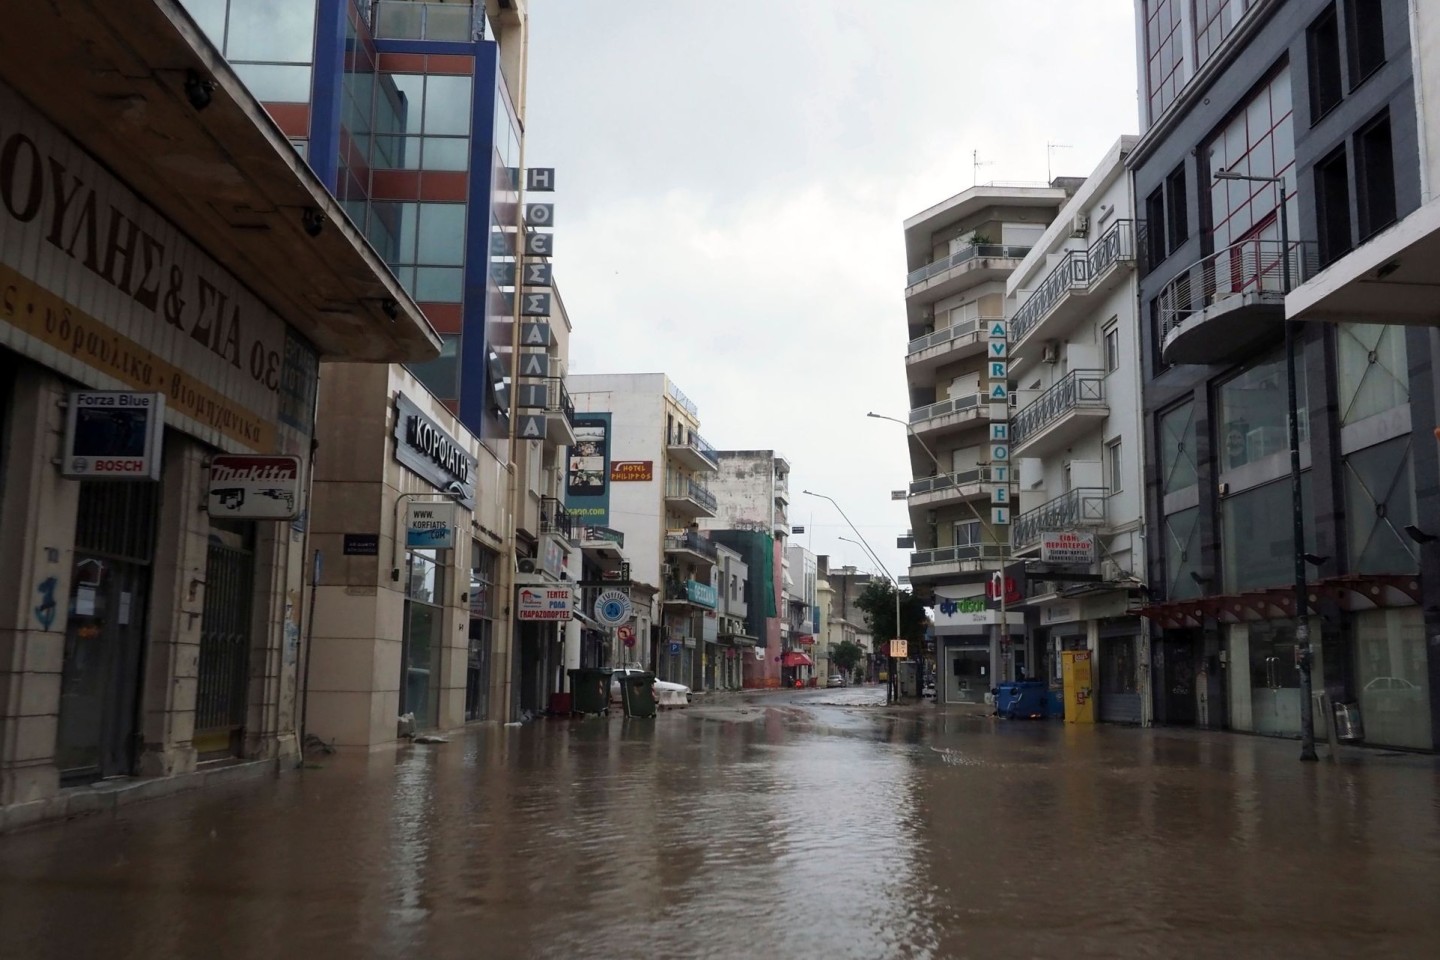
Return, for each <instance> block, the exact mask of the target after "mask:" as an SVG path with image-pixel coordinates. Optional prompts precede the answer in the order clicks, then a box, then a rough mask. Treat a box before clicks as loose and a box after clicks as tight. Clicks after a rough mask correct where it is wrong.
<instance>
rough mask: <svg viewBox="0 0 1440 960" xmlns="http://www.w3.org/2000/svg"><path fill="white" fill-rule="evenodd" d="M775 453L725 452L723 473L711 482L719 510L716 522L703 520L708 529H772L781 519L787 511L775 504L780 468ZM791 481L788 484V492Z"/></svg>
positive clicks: (722, 463)
mask: <svg viewBox="0 0 1440 960" xmlns="http://www.w3.org/2000/svg"><path fill="white" fill-rule="evenodd" d="M775 458H776V454H775V451H773V450H721V451H719V456H718V457H717V459H718V460H719V463H720V471H719V472H718V473H717V474H715V476H714V477H712V478H711V480H710V492H711V493H713V494H715V499H716V501H718V509H717V510H716V512H715V516H714V518H713V519H706V520H701V521H700V527H701V529H704V530H731V529H741V528H746V527H747V526H753V527H754V528H755V529H760V528H764V529H765V530H767V531H768V530H770V529H771V525H772V524H773V523H774V521H775V519H776V517H777V516H780V517H785V516H786V513H787V511H786V510H785V509H784V508H782V507H777V506H776V504H775V485H776V478H777V469H776V462H775ZM788 486H789V484H788V481H787V482H786V484H785V487H786V489H787V490H788Z"/></svg>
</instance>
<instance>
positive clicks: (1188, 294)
mask: <svg viewBox="0 0 1440 960" xmlns="http://www.w3.org/2000/svg"><path fill="white" fill-rule="evenodd" d="M1286 259H1288V260H1289V261H1290V285H1289V286H1288V287H1287V286H1286V285H1285V261H1286ZM1319 265H1320V257H1319V253H1318V251H1317V249H1316V246H1315V244H1313V243H1310V242H1308V241H1305V240H1292V241H1290V246H1289V248H1288V249H1283V250H1282V244H1281V243H1280V241H1279V240H1258V239H1256V240H1242V241H1241V242H1239V243H1237V244H1234V245H1233V246H1229V247H1226V248H1225V249H1223V250H1217V251H1215V252H1214V253H1212V254H1210V256H1208V257H1206V258H1204V259H1203V260H1199V261H1197V262H1196V263H1193V264H1191V265H1190V266H1188V267H1186V268H1185V269H1184V270H1182V271H1181V272H1180V273H1179V274H1178V275H1177V276H1176V277H1175V278H1174V279H1173V280H1171V281H1170V282H1169V283H1167V284H1166V285H1165V287H1164V289H1162V290H1161V291H1160V305H1159V306H1160V337H1161V339H1162V340H1163V339H1164V338H1165V337H1166V336H1168V335H1169V334H1170V333H1171V332H1172V331H1173V330H1175V328H1177V327H1179V326H1180V325H1181V324H1182V323H1184V322H1185V321H1186V320H1188V319H1189V318H1190V317H1191V316H1193V315H1194V314H1196V313H1199V312H1200V311H1202V310H1204V309H1205V308H1207V307H1210V306H1214V305H1215V304H1217V303H1220V302H1221V301H1223V300H1225V299H1227V298H1229V297H1232V296H1239V295H1242V294H1261V293H1271V294H1276V295H1277V296H1278V295H1282V294H1286V293H1289V292H1290V291H1291V290H1293V289H1294V288H1295V287H1297V286H1299V285H1300V284H1301V283H1303V282H1305V280H1306V279H1308V278H1309V277H1311V276H1313V275H1314V274H1315V272H1316V271H1317V270H1318V269H1319Z"/></svg>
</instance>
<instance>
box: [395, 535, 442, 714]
mask: <svg viewBox="0 0 1440 960" xmlns="http://www.w3.org/2000/svg"><path fill="white" fill-rule="evenodd" d="M444 582H445V567H444V564H443V563H442V562H441V552H440V551H438V550H407V551H406V554H405V622H404V631H405V632H404V637H403V641H404V642H403V647H404V654H403V656H402V666H401V669H402V678H401V681H402V688H401V691H400V695H401V704H400V712H401V713H402V714H403V713H413V714H414V715H415V723H416V726H417V727H419V728H421V729H427V728H433V727H435V726H436V725H437V724H438V723H439V706H440V705H439V697H438V691H439V684H440V654H441V646H442V643H443V638H444V633H443V627H444V621H445V615H444V614H445V610H444V603H445V597H444V589H443V588H444Z"/></svg>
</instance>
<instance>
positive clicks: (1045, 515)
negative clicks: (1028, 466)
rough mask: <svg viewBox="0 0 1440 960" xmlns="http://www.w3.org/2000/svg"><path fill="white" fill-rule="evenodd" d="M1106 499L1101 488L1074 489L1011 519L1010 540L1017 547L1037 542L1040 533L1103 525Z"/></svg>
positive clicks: (1106, 493)
mask: <svg viewBox="0 0 1440 960" xmlns="http://www.w3.org/2000/svg"><path fill="white" fill-rule="evenodd" d="M1109 499H1110V492H1109V491H1108V490H1106V489H1105V488H1104V487H1076V488H1075V489H1074V490H1071V491H1069V492H1068V493H1062V494H1061V495H1060V496H1058V497H1056V498H1055V499H1054V500H1051V501H1048V502H1047V503H1042V504H1041V505H1040V506H1038V507H1036V508H1035V509H1034V510H1027V511H1026V512H1024V513H1022V514H1020V515H1019V516H1017V517H1015V518H1014V522H1013V523H1011V525H1010V537H1011V540H1012V541H1013V542H1014V544H1015V545H1016V546H1017V547H1021V546H1027V545H1029V544H1032V543H1035V542H1037V541H1038V540H1039V539H1040V535H1041V534H1043V533H1049V532H1054V533H1062V532H1064V531H1067V530H1074V529H1076V528H1078V527H1095V526H1100V525H1102V524H1104V523H1105V509H1106V504H1107V503H1108V502H1109Z"/></svg>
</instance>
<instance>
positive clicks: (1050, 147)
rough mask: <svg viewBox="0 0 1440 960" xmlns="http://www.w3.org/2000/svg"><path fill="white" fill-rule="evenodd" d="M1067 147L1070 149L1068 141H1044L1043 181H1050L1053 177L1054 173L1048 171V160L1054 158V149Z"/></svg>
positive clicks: (1066, 148)
mask: <svg viewBox="0 0 1440 960" xmlns="http://www.w3.org/2000/svg"><path fill="white" fill-rule="evenodd" d="M1069 149H1070V144H1068V143H1046V144H1045V182H1046V183H1050V182H1051V181H1052V180H1054V179H1055V177H1054V174H1052V173H1051V172H1050V162H1051V161H1052V160H1054V159H1055V151H1056V150H1069Z"/></svg>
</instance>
